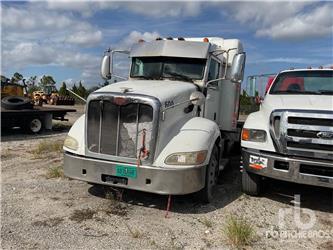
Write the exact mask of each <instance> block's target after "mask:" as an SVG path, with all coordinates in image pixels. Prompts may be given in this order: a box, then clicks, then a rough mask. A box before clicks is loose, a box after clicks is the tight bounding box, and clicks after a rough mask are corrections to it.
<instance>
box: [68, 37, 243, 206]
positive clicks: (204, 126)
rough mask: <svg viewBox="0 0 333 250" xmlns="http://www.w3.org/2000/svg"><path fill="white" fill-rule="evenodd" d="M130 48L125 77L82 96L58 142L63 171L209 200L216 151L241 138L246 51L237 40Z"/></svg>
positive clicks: (104, 70) (218, 163) (218, 160)
mask: <svg viewBox="0 0 333 250" xmlns="http://www.w3.org/2000/svg"><path fill="white" fill-rule="evenodd" d="M115 53H129V58H130V59H131V67H130V73H129V78H128V80H126V81H121V82H118V83H113V84H110V85H108V86H106V87H103V88H101V89H99V90H97V91H95V92H94V93H92V94H90V96H89V97H88V99H87V104H86V113H85V115H83V116H82V117H81V118H79V119H78V120H77V121H76V122H75V124H74V125H73V127H72V128H71V130H70V131H69V133H68V136H67V138H66V140H65V143H64V171H65V175H67V176H69V177H71V178H75V179H79V180H83V181H87V182H89V183H95V184H104V185H110V186H114V187H119V188H127V189H134V190H141V191H146V192H152V193H158V194H168V195H178V194H188V193H194V192H197V191H200V190H201V191H200V192H198V193H200V195H201V198H202V200H203V201H205V202H210V201H211V200H212V199H213V191H214V187H215V185H216V183H217V178H218V173H219V170H220V169H221V168H223V166H224V164H223V162H224V161H223V157H225V152H226V151H228V149H229V148H230V147H231V146H232V144H233V143H234V142H235V141H237V140H238V142H239V140H240V129H239V128H237V119H238V106H239V93H240V84H241V81H242V79H243V74H244V65H245V53H244V52H243V47H242V44H241V43H240V41H239V40H237V39H223V38H216V37H211V38H185V39H184V38H178V39H172V38H167V39H162V38H157V39H156V40H154V41H151V42H145V41H143V40H140V41H139V42H138V43H136V44H135V45H134V46H133V47H132V48H131V51H130V52H129V51H120V50H108V51H106V53H105V55H104V57H103V60H102V65H101V74H102V77H103V78H104V79H111V77H114V76H115V75H114V74H113V65H114V62H113V60H114V58H115V57H114V54H115Z"/></svg>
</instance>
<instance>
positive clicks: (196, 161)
mask: <svg viewBox="0 0 333 250" xmlns="http://www.w3.org/2000/svg"><path fill="white" fill-rule="evenodd" d="M206 156H207V150H203V151H197V152H184V153H174V154H171V155H169V156H168V157H167V158H166V160H165V164H168V165H200V164H202V163H204V161H205V160H206Z"/></svg>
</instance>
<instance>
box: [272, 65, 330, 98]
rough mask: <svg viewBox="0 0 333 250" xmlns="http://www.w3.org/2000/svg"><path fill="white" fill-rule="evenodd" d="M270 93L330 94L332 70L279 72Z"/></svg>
mask: <svg viewBox="0 0 333 250" xmlns="http://www.w3.org/2000/svg"><path fill="white" fill-rule="evenodd" d="M270 94H282V95H285V94H294V95H296V94H305V95H332V94H333V71H332V70H308V71H294V72H292V71H291V72H285V73H281V74H279V75H278V76H277V78H276V80H275V82H274V83H273V86H272V88H271V90H270Z"/></svg>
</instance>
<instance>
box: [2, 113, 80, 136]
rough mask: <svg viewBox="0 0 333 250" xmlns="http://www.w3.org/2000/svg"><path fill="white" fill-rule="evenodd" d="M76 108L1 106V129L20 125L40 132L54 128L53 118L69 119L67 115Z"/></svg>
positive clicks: (29, 130)
mask: <svg viewBox="0 0 333 250" xmlns="http://www.w3.org/2000/svg"><path fill="white" fill-rule="evenodd" d="M68 112H76V110H75V109H66V108H53V107H52V108H51V107H40V106H34V107H33V108H32V109H19V110H9V109H5V108H3V107H1V130H2V129H4V128H6V129H8V128H13V127H20V128H23V129H26V130H27V131H28V132H32V133H38V132H40V131H41V130H43V129H46V130H51V129H52V120H60V121H67V119H65V115H66V114H67V113H68Z"/></svg>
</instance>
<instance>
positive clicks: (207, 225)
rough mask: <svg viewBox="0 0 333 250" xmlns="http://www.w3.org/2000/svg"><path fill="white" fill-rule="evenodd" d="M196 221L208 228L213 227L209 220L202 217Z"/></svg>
mask: <svg viewBox="0 0 333 250" xmlns="http://www.w3.org/2000/svg"><path fill="white" fill-rule="evenodd" d="M198 221H199V222H200V223H202V224H203V225H205V226H206V227H208V228H211V227H213V222H212V221H211V220H210V219H207V218H206V217H204V218H203V219H198Z"/></svg>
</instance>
